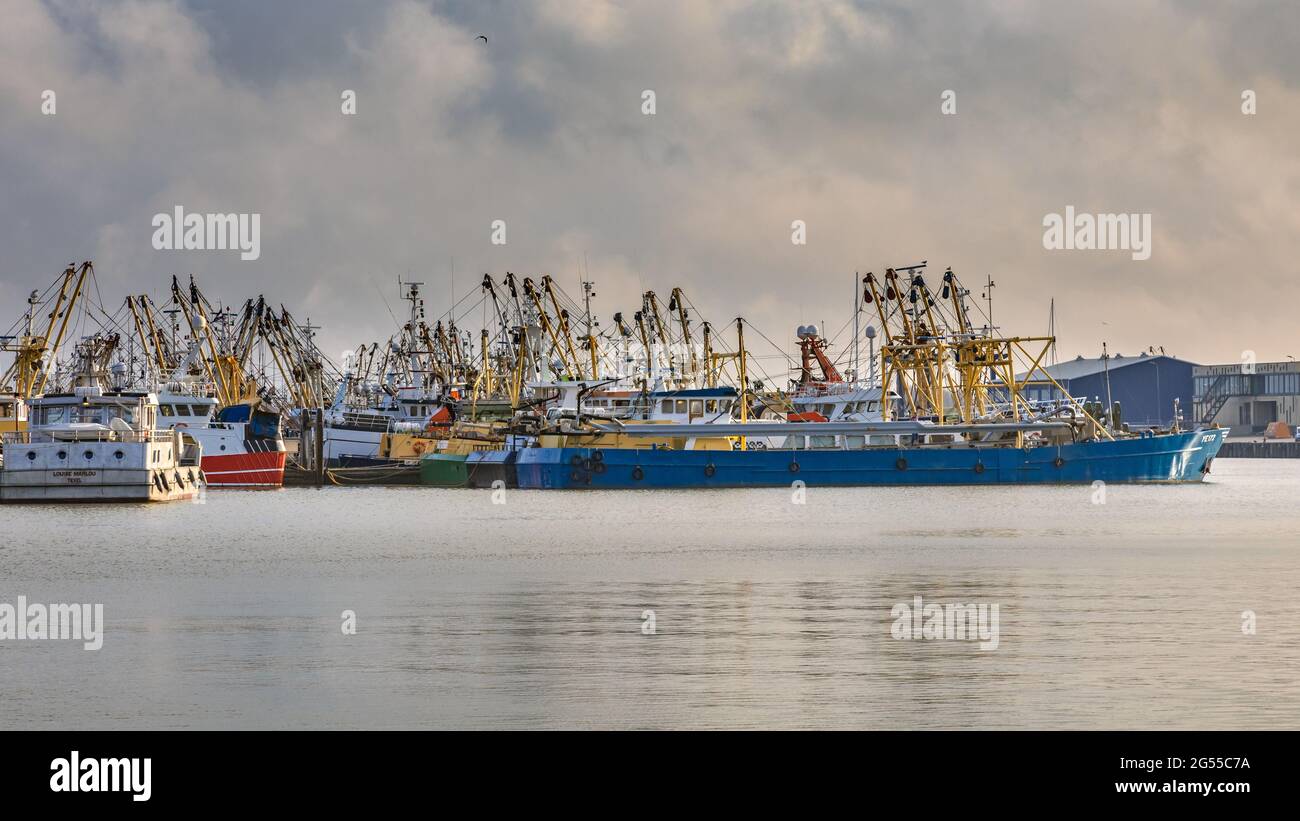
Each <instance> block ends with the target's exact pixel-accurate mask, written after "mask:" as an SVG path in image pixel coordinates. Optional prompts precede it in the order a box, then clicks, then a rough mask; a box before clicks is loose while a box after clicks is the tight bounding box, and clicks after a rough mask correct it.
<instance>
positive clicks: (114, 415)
mask: <svg viewBox="0 0 1300 821" xmlns="http://www.w3.org/2000/svg"><path fill="white" fill-rule="evenodd" d="M34 416H35V419H34V423H35V424H36V425H38V426H54V425H103V426H104V427H108V426H110V425H111V424H112V423H113V420H115V419H120V420H122V421H123V422H125V423H126V424H128V425H134V424H135V418H136V406H135V405H134V404H132V405H119V404H113V405H102V404H89V405H85V404H79V403H78V404H72V403H69V404H59V405H42V406H40V407H38V408H36V409H35V414H34Z"/></svg>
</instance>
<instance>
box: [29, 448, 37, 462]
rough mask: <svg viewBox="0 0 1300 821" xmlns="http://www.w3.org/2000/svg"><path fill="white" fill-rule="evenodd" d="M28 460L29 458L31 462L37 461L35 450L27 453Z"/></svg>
mask: <svg viewBox="0 0 1300 821" xmlns="http://www.w3.org/2000/svg"><path fill="white" fill-rule="evenodd" d="M27 458H28V459H31V460H33V461H35V459H36V451H34V450H29V451H27Z"/></svg>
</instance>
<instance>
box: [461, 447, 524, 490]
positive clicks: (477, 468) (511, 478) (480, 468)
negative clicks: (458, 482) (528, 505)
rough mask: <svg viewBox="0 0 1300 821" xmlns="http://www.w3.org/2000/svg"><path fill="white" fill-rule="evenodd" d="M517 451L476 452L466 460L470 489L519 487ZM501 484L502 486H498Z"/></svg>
mask: <svg viewBox="0 0 1300 821" xmlns="http://www.w3.org/2000/svg"><path fill="white" fill-rule="evenodd" d="M517 455H518V454H517V452H516V451H512V450H476V451H474V452H473V453H471V454H470V455H469V456H468V457H466V459H465V469H466V473H467V474H468V477H467V478H468V481H469V486H470V487H477V488H491V487H519V475H518V472H517V471H516V470H515V458H516V456H517ZM498 482H500V483H501V484H499V485H498V484H497V483H498Z"/></svg>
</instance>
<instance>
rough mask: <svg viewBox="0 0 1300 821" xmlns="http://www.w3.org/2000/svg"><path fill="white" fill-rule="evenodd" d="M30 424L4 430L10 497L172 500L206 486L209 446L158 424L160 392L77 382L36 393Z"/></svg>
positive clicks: (0, 469)
mask: <svg viewBox="0 0 1300 821" xmlns="http://www.w3.org/2000/svg"><path fill="white" fill-rule="evenodd" d="M28 414H29V415H28V426H27V430H25V431H11V432H7V433H5V434H4V463H3V465H2V466H0V501H3V502H170V501H177V500H182V499H191V498H193V497H194V496H196V495H197V494H198V492H199V490H200V488H201V487H202V486H203V474H202V471H201V470H200V467H199V460H200V458H201V455H202V448H201V447H200V445H199V444H198V443H197V442H196V441H195V440H194V439H192V438H191V437H188V436H186V435H185V434H184V433H182V432H181V431H177V430H160V429H159V428H158V399H157V397H156V396H155V395H154V394H152V393H145V392H140V391H103V390H101V389H100V388H99V387H97V386H86V387H77V388H74V389H73V390H72V392H70V393H51V394H46V395H45V396H42V397H39V398H36V399H32V400H29V411H28Z"/></svg>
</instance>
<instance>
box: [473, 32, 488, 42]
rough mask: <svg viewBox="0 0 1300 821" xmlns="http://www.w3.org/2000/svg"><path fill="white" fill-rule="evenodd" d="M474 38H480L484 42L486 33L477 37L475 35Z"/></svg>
mask: <svg viewBox="0 0 1300 821" xmlns="http://www.w3.org/2000/svg"><path fill="white" fill-rule="evenodd" d="M474 39H475V40H482V41H483V42H485V43H486V42H487V35H486V34H480V35H479V36H478V37H475V38H474Z"/></svg>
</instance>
